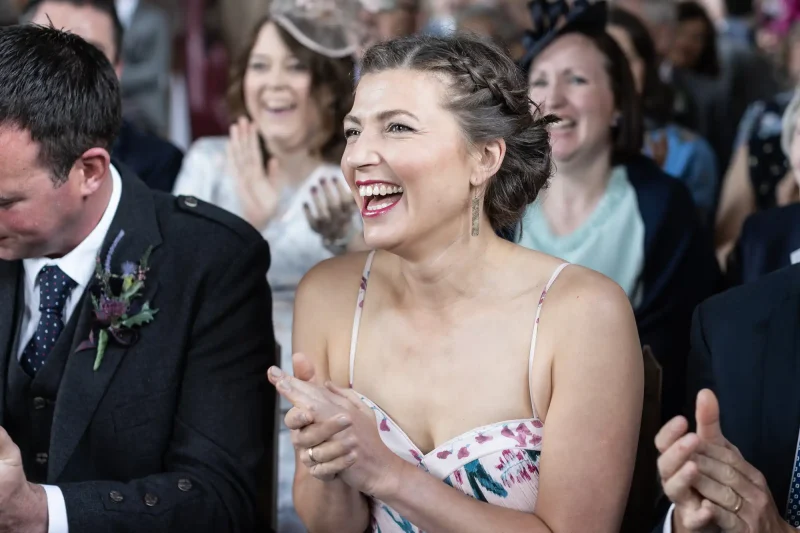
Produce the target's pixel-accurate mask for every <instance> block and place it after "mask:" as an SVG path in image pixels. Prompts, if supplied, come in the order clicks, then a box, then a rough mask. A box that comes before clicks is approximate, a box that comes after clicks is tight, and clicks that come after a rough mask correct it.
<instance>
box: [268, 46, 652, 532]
mask: <svg viewBox="0 0 800 533" xmlns="http://www.w3.org/2000/svg"><path fill="white" fill-rule="evenodd" d="M362 68H363V71H362V72H363V76H362V78H361V80H360V81H359V84H358V88H357V90H356V97H355V103H354V106H353V109H352V111H351V112H350V114H348V117H347V119H346V120H345V131H346V136H347V148H346V150H345V154H344V157H343V163H342V168H343V170H344V172H345V176H346V178H347V181H348V183H349V184H350V186H351V188H352V189H353V190H358V198H357V201H358V203H359V206H360V207H361V209H362V213H363V214H364V228H365V229H364V234H365V238H366V241H367V243H368V244H369V246H370V247H371V248H374V249H375V250H377V251H376V252H371V253H369V254H367V253H363V254H348V255H346V256H343V257H337V258H335V259H332V260H330V261H326V262H324V263H321V264H320V265H319V266H318V267H317V268H315V269H314V270H312V271H311V272H309V274H308V275H307V276H306V277H305V278H304V279H303V281H302V283H301V286H300V288H299V289H298V300H297V321H296V323H295V332H294V335H295V340H296V341H297V345H296V346H295V348H296V349H297V350H298V352H301V353H300V354H298V355H296V356H295V358H296V359H295V361H296V364H297V368H296V376H303V379H297V378H292V377H289V376H288V375H287V374H286V373H283V372H281V371H280V370H279V369H277V368H273V369H271V370H270V380H271V381H272V383H274V384H276V385H277V387H278V390H279V391H280V392H281V394H282V395H283V396H284V397H285V398H287V399H289V400H290V401H291V402H292V403H293V405H294V406H295V408H293V409H292V410H291V411H290V412H289V413H288V414H287V416H286V423H287V425H288V427H290V428H291V429H292V430H293V442H294V444H295V447H296V450H297V461H298V462H302V465H298V468H297V476H296V479H295V486H294V495H295V504H296V505H297V508H298V512H299V514H300V515H301V516H302V517H303V521H304V523H305V524H306V526H307V527H308V529H309V530H310V531H330V532H337V533H364V532H365V531H370V532H373V533H378V532H381V533H418V532H421V531H440V532H444V531H449V532H459V533H472V532H474V533H479V532H480V533H484V532H487V531H538V530H541V531H545V530H548V531H564V532H566V531H592V532H593V533H612V532H613V533H616V532H618V531H619V526H620V522H621V519H622V515H623V511H624V508H625V502H626V499H627V497H628V489H629V486H630V480H631V474H632V472H633V466H634V456H635V450H636V445H637V437H638V430H639V424H640V420H641V413H642V389H643V374H644V373H643V367H642V352H641V349H640V346H639V342H638V338H637V335H636V325H635V322H634V319H633V313H632V310H631V308H630V304H629V302H628V301H627V299H626V297H625V294H624V293H623V292H622V291H621V290H620V288H619V287H618V286H617V285H616V284H614V283H613V282H611V281H610V280H608V279H607V278H605V277H603V276H601V275H599V274H597V273H596V272H592V271H590V270H588V269H584V268H581V267H578V266H568V265H566V264H565V263H563V261H562V260H560V259H556V258H554V257H549V256H547V255H545V254H542V253H538V252H532V251H529V250H525V249H524V248H522V247H520V246H516V245H513V244H511V243H509V242H507V241H506V240H504V239H500V238H498V236H497V235H496V233H495V232H496V231H498V230H500V229H503V228H507V227H509V226H514V225H516V223H517V222H518V221H519V217H520V215H521V214H522V212H523V211H524V209H525V206H526V205H527V204H528V203H530V202H531V201H533V200H534V199H535V198H536V196H537V195H538V194H539V192H540V191H541V190H542V189H543V188H544V186H545V184H546V183H547V181H548V179H549V177H550V172H551V160H550V155H549V152H550V147H549V143H548V134H547V129H546V128H547V124H548V123H550V122H551V121H552V120H553V117H545V118H543V117H541V116H539V115H538V114H537V115H535V116H532V110H531V108H530V102H529V99H528V95H527V83H526V80H525V78H524V76H522V75H521V73H520V71H519V69H518V67H517V65H516V64H515V63H514V62H513V61H512V60H511V59H510V58H509V57H508V56H507V55H505V53H504V52H503V51H502V50H501V49H499V48H497V47H496V46H494V45H492V44H491V43H490V42H489V41H488V40H485V39H476V38H474V37H471V36H468V35H463V36H456V37H450V38H436V37H429V36H425V37H410V38H406V39H400V40H395V41H390V42H387V43H383V44H380V45H377V46H375V47H373V48H371V49H370V50H368V51H367V53H366V54H365V56H364V59H363V62H362ZM384 190H390V191H391V192H390V194H388V195H384ZM545 297H546V301H545ZM354 312H355V314H354V315H353V313H354ZM487 354H491V357H487ZM301 369H304V370H303V371H301ZM601 373H602V374H603V375H606V376H607V375H611V376H614V378H613V379H602V378H600V377H599V375H600V374H601ZM327 380H331V382H332V383H335V385H333V384H328V385H326V381H327ZM467 390H468V392H467ZM355 391H358V392H355ZM600 434H602V435H603V437H602V438H597V435H600Z"/></svg>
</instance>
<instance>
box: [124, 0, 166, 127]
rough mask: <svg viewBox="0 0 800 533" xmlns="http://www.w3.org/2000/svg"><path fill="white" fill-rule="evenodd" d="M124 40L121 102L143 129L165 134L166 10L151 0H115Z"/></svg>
mask: <svg viewBox="0 0 800 533" xmlns="http://www.w3.org/2000/svg"><path fill="white" fill-rule="evenodd" d="M115 3H116V6H117V14H118V15H119V20H120V23H121V24H122V27H123V28H124V29H125V33H124V37H123V39H122V48H121V60H122V63H123V64H124V65H125V69H124V70H123V72H122V80H121V83H122V105H123V108H124V109H125V116H127V117H128V118H130V120H132V121H133V122H134V123H135V124H137V125H138V126H139V127H140V128H142V129H144V130H146V131H148V132H150V133H153V134H155V135H159V136H161V137H164V136H166V135H167V133H168V130H169V78H170V69H171V68H172V28H171V26H170V24H169V20H168V19H167V15H166V13H165V12H164V10H163V9H161V8H160V7H159V6H157V5H154V4H152V3H148V0H115Z"/></svg>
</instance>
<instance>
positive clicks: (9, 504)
mask: <svg viewBox="0 0 800 533" xmlns="http://www.w3.org/2000/svg"><path fill="white" fill-rule="evenodd" d="M47 527H48V520H47V496H46V495H45V493H44V489H43V488H42V487H41V486H40V485H34V484H33V483H28V480H27V478H26V477H25V472H24V470H23V468H22V456H21V455H20V451H19V448H18V447H17V445H16V444H14V441H12V440H11V437H10V436H9V435H8V433H7V432H6V431H5V429H3V428H2V427H0V532H2V533H46V532H47Z"/></svg>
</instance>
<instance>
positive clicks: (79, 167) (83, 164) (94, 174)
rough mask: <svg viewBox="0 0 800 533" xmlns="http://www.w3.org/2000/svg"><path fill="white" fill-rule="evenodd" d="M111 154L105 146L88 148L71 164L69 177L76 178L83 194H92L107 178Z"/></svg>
mask: <svg viewBox="0 0 800 533" xmlns="http://www.w3.org/2000/svg"><path fill="white" fill-rule="evenodd" d="M110 167H111V156H110V155H109V154H108V151H107V150H106V149H105V148H89V149H88V150H86V151H85V152H84V153H83V154H82V155H81V156H80V157H79V158H78V160H77V161H75V164H74V165H73V166H72V170H71V174H72V175H71V176H70V179H73V178H75V179H77V180H78V182H79V183H80V187H81V193H82V194H83V196H91V195H92V194H94V193H95V192H96V191H97V190H98V189H99V188H100V186H101V185H103V182H104V181H105V180H106V179H107V177H108V175H109V172H110Z"/></svg>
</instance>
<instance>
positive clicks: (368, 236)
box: [364, 223, 403, 250]
mask: <svg viewBox="0 0 800 533" xmlns="http://www.w3.org/2000/svg"><path fill="white" fill-rule="evenodd" d="M402 242H403V239H402V238H401V235H400V234H399V233H398V232H397V231H395V230H393V229H392V230H390V229H389V228H370V227H369V226H368V223H367V224H365V225H364V243H365V244H366V245H367V248H368V249H370V250H392V249H394V248H397V247H398V246H400V245H401V244H402Z"/></svg>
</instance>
